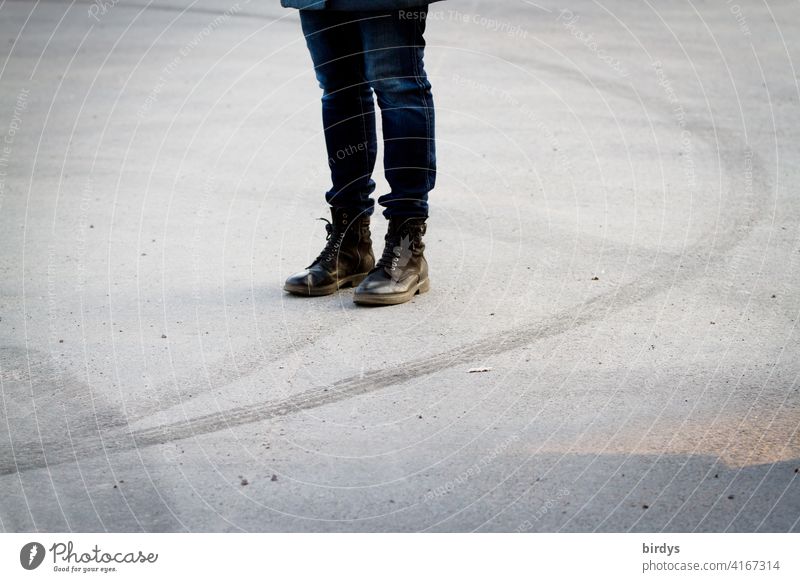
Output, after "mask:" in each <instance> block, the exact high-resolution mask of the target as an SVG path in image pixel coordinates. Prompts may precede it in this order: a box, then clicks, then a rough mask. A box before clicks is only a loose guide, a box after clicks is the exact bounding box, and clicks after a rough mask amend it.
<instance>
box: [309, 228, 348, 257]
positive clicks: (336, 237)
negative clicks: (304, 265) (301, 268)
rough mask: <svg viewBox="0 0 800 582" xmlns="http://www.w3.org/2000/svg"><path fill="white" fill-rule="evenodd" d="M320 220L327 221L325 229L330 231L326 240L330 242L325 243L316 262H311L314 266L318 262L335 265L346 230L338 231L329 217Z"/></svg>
mask: <svg viewBox="0 0 800 582" xmlns="http://www.w3.org/2000/svg"><path fill="white" fill-rule="evenodd" d="M319 220H324V221H325V231H326V232H327V233H328V234H327V236H326V237H325V240H326V241H328V242H327V243H326V244H325V248H323V249H322V252H321V253H320V254H319V256H318V257H317V258H316V259H314V262H313V263H311V264H312V266H313V265H316V264H322V265H325V266H327V267H331V266H335V264H336V256H337V255H338V254H339V249H340V248H341V246H342V241H343V240H344V236H345V234H346V231H344V230H343V231H341V232H336V229H335V228H334V226H333V223H331V221H330V220H328V219H327V218H320V219H319Z"/></svg>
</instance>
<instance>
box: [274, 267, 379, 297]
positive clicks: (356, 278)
mask: <svg viewBox="0 0 800 582" xmlns="http://www.w3.org/2000/svg"><path fill="white" fill-rule="evenodd" d="M367 275H369V273H359V274H358V275H350V276H349V277H344V278H343V279H339V280H338V281H336V282H335V283H332V284H330V285H326V286H324V287H309V286H307V285H306V286H303V285H289V284H285V285H284V286H283V290H284V291H286V292H288V293H291V294H292V295H298V296H300V297H323V296H325V295H333V294H334V293H336V292H337V291H338V290H339V289H342V288H343V287H357V286H358V284H359V283H361V281H363V280H364V279H366V277H367Z"/></svg>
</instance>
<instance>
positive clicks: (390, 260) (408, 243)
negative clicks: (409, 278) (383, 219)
mask: <svg viewBox="0 0 800 582" xmlns="http://www.w3.org/2000/svg"><path fill="white" fill-rule="evenodd" d="M413 254H414V242H413V241H412V240H411V237H410V235H409V234H408V233H405V234H404V235H403V236H400V235H395V236H389V235H387V236H386V246H385V247H384V249H383V254H382V255H381V258H380V259H378V262H377V263H375V269H384V270H387V271H390V272H391V273H398V270H400V269H402V268H403V267H405V266H406V265H407V264H408V262H409V261H410V260H411V257H412V256H413Z"/></svg>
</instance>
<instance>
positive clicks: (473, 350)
mask: <svg viewBox="0 0 800 582" xmlns="http://www.w3.org/2000/svg"><path fill="white" fill-rule="evenodd" d="M613 85H615V84H614V83H604V84H603V90H604V91H609V92H612V93H616V94H618V95H620V96H626V97H628V98H631V99H632V97H631V96H630V93H629V91H626V90H625V89H624V88H623V87H616V86H613ZM648 101H649V102H650V103H651V104H657V105H660V106H661V107H662V108H663V110H664V111H669V107H668V106H667V104H666V103H665V102H664V101H663V100H662V99H659V98H648ZM637 103H638V102H637ZM687 128H688V129H689V130H690V131H691V132H692V135H694V136H697V138H698V139H699V140H702V141H704V142H705V143H707V144H708V145H710V146H711V151H712V152H714V153H717V154H718V156H719V159H720V161H721V164H722V165H723V166H724V169H725V170H727V172H726V178H727V181H728V184H725V185H723V188H727V189H726V190H723V192H721V193H720V195H722V194H723V193H726V192H728V191H730V198H732V199H730V198H729V199H726V200H725V201H724V203H723V204H722V205H721V210H720V213H721V216H720V217H719V219H718V220H717V221H716V222H715V225H716V228H715V230H714V231H713V232H708V233H706V234H705V235H703V236H702V237H701V238H700V239H699V240H698V241H697V242H696V243H694V244H693V245H691V246H689V247H687V248H686V249H684V252H683V253H682V255H679V256H677V257H676V255H675V253H659V255H658V258H657V259H656V260H655V261H654V267H653V268H652V269H650V270H649V271H647V272H646V273H644V274H643V275H642V276H641V277H639V278H638V279H636V280H634V281H631V282H629V283H626V284H623V285H621V286H620V287H618V288H616V289H614V290H613V291H609V292H606V293H603V294H601V295H598V296H596V297H594V298H592V299H589V300H587V301H586V302H585V303H583V304H581V305H578V306H576V307H575V308H572V309H568V310H564V311H562V312H560V313H557V314H554V315H553V316H551V317H547V318H544V319H540V320H537V321H535V322H529V323H526V324H520V325H518V326H515V327H513V328H511V329H510V330H507V331H503V332H499V333H496V334H493V335H491V336H487V337H486V338H484V339H482V340H478V341H476V342H472V343H469V344H465V345H463V346H461V347H458V348H454V349H452V350H449V351H446V352H442V353H439V354H436V355H433V356H426V357H422V358H417V359H414V360H410V361H408V362H405V363H404V364H402V365H401V366H397V367H395V368H392V369H385V370H372V371H369V372H366V373H364V374H363V375H361V374H360V375H358V376H352V377H349V378H344V379H342V380H339V381H337V382H335V383H333V384H332V385H331V386H330V387H327V388H312V389H309V390H306V391H303V392H301V393H298V394H296V395H294V396H290V397H287V398H283V399H280V400H275V401H270V402H261V403H257V404H252V405H245V406H239V407H234V408H231V409H228V410H220V411H217V412H213V413H209V414H206V415H202V416H197V417H194V418H190V419H186V420H183V421H179V422H174V423H168V424H162V425H159V426H156V427H152V428H146V429H139V430H128V431H119V432H117V433H111V434H105V433H103V434H102V438H101V437H100V436H99V435H97V434H91V435H87V436H86V438H83V440H82V441H81V443H80V444H79V445H77V446H65V445H64V444H63V443H58V444H55V445H54V446H53V447H49V446H48V447H47V449H46V450H42V447H41V446H39V445H37V444H36V443H25V444H20V445H15V446H14V457H16V463H15V462H14V460H13V459H8V458H6V455H5V454H4V455H3V456H2V458H0V476H4V475H10V474H14V473H17V472H20V473H21V472H23V471H29V470H35V469H40V468H44V467H47V466H52V465H56V464H62V463H68V462H77V461H79V460H80V459H87V458H92V457H97V456H99V455H100V454H101V452H102V451H104V452H105V454H111V453H121V452H125V451H130V450H134V449H136V448H142V447H149V446H154V445H160V444H167V443H170V442H172V441H177V440H182V439H187V438H190V437H197V436H201V435H205V434H210V433H214V432H218V431H221V430H224V429H232V428H235V427H238V426H243V425H247V424H251V423H254V422H260V421H264V420H269V419H273V418H278V417H282V416H287V415H290V414H294V413H298V412H302V411H303V410H309V409H313V408H318V407H321V406H324V405H327V404H332V403H336V402H339V401H342V400H346V399H349V398H353V397H356V396H360V395H365V394H368V393H371V392H375V391H377V390H381V389H383V388H386V387H389V386H393V385H396V384H401V383H405V382H408V381H410V380H415V379H418V378H422V377H425V376H428V375H430V374H433V373H436V372H439V371H442V370H445V369H448V368H451V367H453V366H455V365H458V364H464V363H468V362H470V361H473V360H474V359H475V358H476V357H481V358H486V357H487V356H488V357H491V356H493V355H497V354H501V353H504V352H508V351H511V350H514V349H517V348H520V347H523V346H526V345H530V344H532V343H535V342H536V341H539V340H542V339H547V338H552V337H554V336H558V335H560V334H563V333H565V332H567V331H570V330H572V329H574V328H575V327H580V326H583V325H587V324H589V323H592V322H594V321H596V320H599V319H602V318H603V317H606V316H607V315H609V314H613V313H617V312H620V311H623V310H624V309H627V308H628V307H629V306H631V305H633V304H636V303H639V302H641V301H643V300H646V299H648V298H650V297H653V296H655V295H657V294H659V293H661V292H662V291H663V290H664V289H668V288H670V287H671V286H673V285H677V284H681V283H685V282H686V281H688V280H690V279H694V278H698V277H702V276H704V274H705V270H706V269H707V268H708V266H709V265H711V264H714V263H719V262H724V261H725V260H726V257H725V253H726V252H729V251H731V250H733V249H734V248H735V247H736V246H737V245H738V244H740V243H741V242H742V241H743V240H744V239H745V238H746V237H747V236H748V235H749V232H750V230H751V228H752V226H753V225H754V224H755V222H756V221H757V220H759V218H760V217H761V216H763V214H764V212H765V210H766V207H767V203H768V202H769V196H768V194H769V181H768V180H767V179H766V173H765V169H764V165H763V162H762V161H761V159H760V157H759V155H758V154H757V153H756V152H754V151H753V150H751V149H750V148H749V145H748V144H741V139H740V137H741V134H739V133H737V132H735V131H732V130H727V129H725V128H722V127H719V126H711V125H695V124H692V123H687ZM720 144H731V148H730V149H726V150H725V151H722V150H721V149H720ZM734 144H739V146H738V147H735V146H734ZM734 148H735V149H734ZM734 156H738V157H737V158H736V159H734ZM745 156H750V157H751V158H752V180H753V185H752V192H751V193H750V195H749V196H748V193H747V192H745V191H744V188H741V187H738V184H739V180H738V177H739V176H738V175H737V174H736V170H737V169H740V167H741V166H740V163H741V162H742V160H744V158H745ZM720 169H721V170H722V168H720ZM742 208H744V209H745V212H741V209H742ZM737 212H741V214H737ZM241 377H243V376H240V378H241ZM181 384H182V385H183V384H185V383H183V382H181ZM187 389H189V388H187ZM175 400H180V396H179V395H176V397H175V398H169V399H168V401H169V402H173V403H175ZM158 408H159V409H161V410H163V408H161V407H158ZM146 411H147V412H150V411H153V412H155V407H154V406H152V405H149V406H144V407H142V408H141V409H140V412H142V413H145V412H146ZM135 416H136V417H139V418H141V416H140V415H139V414H136V415H135ZM116 428H120V427H116Z"/></svg>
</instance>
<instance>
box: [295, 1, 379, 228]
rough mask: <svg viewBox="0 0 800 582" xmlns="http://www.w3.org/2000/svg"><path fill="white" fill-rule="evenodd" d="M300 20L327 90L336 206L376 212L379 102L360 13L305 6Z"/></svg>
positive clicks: (325, 115) (331, 196) (331, 195)
mask: <svg viewBox="0 0 800 582" xmlns="http://www.w3.org/2000/svg"><path fill="white" fill-rule="evenodd" d="M300 21H301V24H302V27H303V33H304V34H305V37H306V44H307V45H308V50H309V52H310V54H311V59H312V61H313V62H314V71H315V73H316V77H317V80H318V81H319V84H320V87H321V88H322V90H323V95H322V123H323V127H324V131H325V145H326V148H327V153H328V166H329V167H330V171H331V182H332V188H331V190H329V191H328V192H327V193H326V195H325V198H326V200H327V201H328V203H329V204H330V205H331V206H333V207H339V208H351V209H355V210H357V211H358V212H363V213H365V214H368V215H369V214H372V212H373V209H374V205H375V203H374V201H373V200H372V198H371V197H370V194H372V192H373V191H374V190H375V182H374V181H373V180H372V172H373V170H374V168H375V157H376V155H377V138H376V131H375V106H374V104H373V97H372V89H371V88H370V86H369V84H368V83H367V82H366V77H365V73H364V57H363V47H362V44H361V35H360V28H359V25H358V16H357V15H356V14H355V13H348V12H334V11H316V10H301V11H300Z"/></svg>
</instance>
